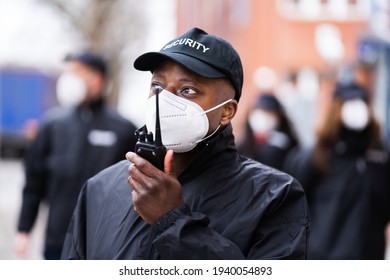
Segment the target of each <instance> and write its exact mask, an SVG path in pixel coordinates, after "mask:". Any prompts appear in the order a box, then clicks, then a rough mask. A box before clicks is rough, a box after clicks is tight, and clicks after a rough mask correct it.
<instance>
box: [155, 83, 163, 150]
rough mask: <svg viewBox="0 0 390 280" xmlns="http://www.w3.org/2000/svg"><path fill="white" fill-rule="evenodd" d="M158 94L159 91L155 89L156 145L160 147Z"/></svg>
mask: <svg viewBox="0 0 390 280" xmlns="http://www.w3.org/2000/svg"><path fill="white" fill-rule="evenodd" d="M159 93H160V90H159V89H158V88H156V89H155V90H154V94H155V95H156V131H155V132H156V140H155V141H156V144H157V145H159V146H161V145H162V140H161V130H160V110H159V105H158V94H159Z"/></svg>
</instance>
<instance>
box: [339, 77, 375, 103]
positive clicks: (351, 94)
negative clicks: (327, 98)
mask: <svg viewBox="0 0 390 280" xmlns="http://www.w3.org/2000/svg"><path fill="white" fill-rule="evenodd" d="M369 96H370V95H369V93H368V90H367V89H366V88H364V87H363V86H362V85H360V84H358V83H356V82H350V83H338V84H337V85H336V87H335V89H334V92H333V97H334V98H340V99H342V100H349V99H355V98H359V99H362V100H364V101H366V102H368V101H369Z"/></svg>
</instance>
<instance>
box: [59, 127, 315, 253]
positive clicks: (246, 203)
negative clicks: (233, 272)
mask: <svg viewBox="0 0 390 280" xmlns="http://www.w3.org/2000/svg"><path fill="white" fill-rule="evenodd" d="M128 166H129V162H127V161H122V162H120V163H118V164H116V165H114V166H112V167H109V168H108V169H106V170H104V171H102V172H100V173H99V174H98V175H96V176H95V177H93V178H91V179H90V180H88V181H87V183H86V184H85V186H84V187H83V190H82V192H81V194H80V197H79V200H78V205H77V207H76V209H75V212H74V215H73V218H72V221H71V224H70V227H69V230H68V233H67V237H66V241H65V244H64V250H63V252H62V258H64V259H245V258H247V259H305V257H306V238H307V234H308V227H309V224H308V208H307V203H306V197H305V194H304V192H303V190H302V187H301V186H300V185H299V183H298V182H297V181H296V180H295V179H293V178H292V177H291V176H289V175H287V174H285V173H281V172H280V171H276V170H274V169H271V168H269V167H267V166H264V165H262V164H260V163H258V162H256V161H253V160H250V159H247V158H244V157H241V156H239V155H238V154H237V151H236V149H235V145H234V138H233V134H232V129H231V126H228V127H227V128H226V129H225V130H224V131H223V132H222V133H220V134H219V135H218V136H216V137H215V138H214V139H213V140H210V141H209V142H208V143H207V145H205V147H204V151H203V153H202V154H201V156H199V157H198V158H197V159H196V160H195V161H194V162H192V163H191V165H190V166H189V167H188V168H187V169H186V170H185V171H184V172H183V173H182V174H181V175H180V176H179V178H178V179H179V181H180V183H181V184H182V193H183V197H184V201H185V203H186V204H185V205H183V206H180V207H177V208H175V209H173V210H171V211H170V212H168V213H167V214H166V215H165V216H163V217H162V218H161V219H160V220H158V221H157V222H156V223H155V224H153V225H151V226H150V225H148V224H146V223H145V222H144V221H143V220H142V218H141V217H139V216H138V214H137V213H136V212H135V211H134V210H133V206H132V201H131V188H130V187H129V186H128V184H127V177H128V172H127V169H128Z"/></svg>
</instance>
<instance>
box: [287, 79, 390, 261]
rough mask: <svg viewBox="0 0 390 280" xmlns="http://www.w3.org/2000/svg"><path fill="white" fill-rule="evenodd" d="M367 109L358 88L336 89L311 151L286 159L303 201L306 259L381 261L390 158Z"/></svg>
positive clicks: (389, 214) (389, 211) (389, 208)
mask: <svg viewBox="0 0 390 280" xmlns="http://www.w3.org/2000/svg"><path fill="white" fill-rule="evenodd" d="M370 105H371V104H370V94H369V92H368V91H367V89H365V88H364V87H362V86H361V85H360V84H357V83H356V82H350V83H348V84H338V85H337V86H336V88H335V90H334V95H333V100H332V103H331V105H330V107H329V110H328V111H327V115H326V117H325V119H324V122H323V124H322V126H320V127H319V129H318V131H317V139H316V143H315V145H314V148H312V149H308V150H306V151H303V150H301V151H296V152H292V153H291V154H290V156H289V157H288V159H287V162H286V171H287V172H288V173H290V174H291V175H293V176H294V177H295V178H297V179H298V181H299V182H300V183H301V184H302V186H303V187H304V189H305V191H306V193H307V196H308V202H309V209H310V219H311V232H310V236H309V242H308V258H309V259H351V260H352V259H363V260H368V259H384V257H385V229H386V225H387V224H388V222H389V220H390V181H389V175H390V173H389V170H390V169H389V153H388V151H387V150H386V148H385V145H384V143H382V140H381V132H380V129H381V128H380V125H379V123H378V121H377V120H376V118H375V116H374V113H373V109H372V108H371V106H370Z"/></svg>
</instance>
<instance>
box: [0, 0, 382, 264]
mask: <svg viewBox="0 0 390 280" xmlns="http://www.w3.org/2000/svg"><path fill="white" fill-rule="evenodd" d="M193 26H196V27H200V28H202V29H204V30H205V31H207V32H208V33H211V34H216V35H218V36H221V37H224V38H226V39H227V40H228V41H230V42H231V43H232V44H233V45H234V46H235V48H236V49H237V51H238V52H239V54H240V55H241V59H242V63H243V67H244V86H243V96H242V98H241V99H240V104H239V109H238V113H237V115H236V117H235V119H234V120H233V129H234V134H235V138H236V143H237V147H238V148H239V150H240V151H241V152H242V153H243V154H244V155H246V156H249V157H253V158H255V159H257V160H259V161H261V162H263V163H265V164H269V165H271V166H273V167H276V168H278V169H282V170H284V171H286V172H290V173H291V174H292V175H294V176H296V177H297V178H298V179H299V180H302V182H305V183H306V182H307V183H306V186H310V188H311V187H312V186H313V188H314V186H318V185H320V187H319V188H321V186H322V185H324V184H322V183H323V182H324V181H326V180H327V181H330V179H329V178H330V176H328V175H329V174H332V176H333V175H335V174H336V175H337V174H342V173H343V172H344V171H345V170H347V169H348V168H349V167H348V166H349V165H347V163H345V161H343V162H342V165H341V166H342V167H343V168H341V169H340V170H332V171H329V170H327V168H329V166H328V165H331V166H332V164H334V162H335V161H332V160H334V158H337V160H338V159H340V158H343V160H344V159H346V158H347V159H348V160H349V159H350V157H351V154H352V155H353V156H356V158H357V160H355V161H353V166H357V167H356V168H357V171H356V172H357V173H356V174H358V175H359V174H360V175H361V174H367V173H368V172H371V170H372V169H373V170H376V171H378V170H379V169H380V168H382V169H383V171H380V172H379V171H378V172H377V173H375V174H374V175H373V173H370V175H369V176H368V175H367V177H364V178H365V179H364V180H368V181H367V182H365V183H366V186H367V187H366V188H370V186H371V185H373V184H375V185H376V186H377V185H384V186H383V188H384V189H390V184H389V182H390V181H387V177H386V176H387V173H390V169H388V168H387V166H388V165H387V150H388V148H389V144H390V114H389V112H390V98H389V97H390V78H389V70H390V1H388V0H163V1H153V0H146V1H136V0H18V1H7V0H0V42H1V44H0V137H1V138H0V148H1V158H0V259H16V258H20V256H18V255H17V254H16V253H15V250H14V244H13V243H14V236H15V233H16V231H17V224H18V218H19V214H20V213H19V212H20V209H21V204H22V190H23V187H24V184H25V178H24V173H23V171H24V170H23V159H24V158H25V154H26V149H27V147H28V146H29V143H30V142H31V141H32V140H33V139H35V137H36V135H37V133H38V129H39V127H40V126H41V124H42V122H43V120H44V118H45V114H46V112H47V111H48V110H49V109H52V108H55V107H57V106H59V105H60V104H59V100H57V98H56V94H55V92H56V85H57V80H58V78H59V77H60V75H61V73H62V72H63V70H64V57H66V55H68V54H69V53H73V52H74V51H76V50H80V49H92V50H94V51H96V52H99V53H102V54H104V57H105V59H106V61H107V63H108V68H109V69H110V71H109V77H108V78H109V79H108V80H109V82H108V84H107V85H106V90H107V92H109V94H108V95H107V99H108V100H107V101H108V103H109V104H110V105H111V106H113V107H114V108H115V109H116V110H117V111H118V113H119V114H120V115H122V116H123V117H124V118H126V119H128V120H130V121H131V122H132V123H133V124H134V125H135V126H136V127H140V126H142V125H143V124H144V119H143V111H144V108H145V103H146V102H145V101H146V99H147V95H148V93H149V91H148V84H149V76H148V75H145V73H139V72H137V71H135V70H134V69H133V66H132V63H133V61H134V59H135V58H136V57H137V56H138V55H140V54H141V53H144V52H146V51H151V50H153V51H154V50H158V49H159V48H160V46H161V45H163V44H164V43H165V42H166V41H167V40H169V39H170V38H173V37H174V36H176V35H177V34H182V33H184V32H185V31H186V30H188V29H189V28H190V27H193ZM351 84H354V85H358V88H357V89H356V88H353V89H350V88H345V87H343V86H344V85H351ZM340 86H341V88H342V89H340ZM336 87H337V88H336ZM338 90H340V91H338ZM351 92H352V93H351ZM356 100H359V101H362V102H360V103H359V104H360V105H356V104H357V102H355V103H353V104H352V103H350V102H349V103H348V104H352V105H350V106H349V108H353V109H349V111H348V109H345V110H344V109H342V107H343V105H344V104H346V103H347V101H356ZM336 103H340V104H339V105H337V104H336ZM361 103H363V105H362V104H361ZM337 106H339V108H338V109H337ZM359 106H360V107H359ZM345 108H347V106H345ZM356 108H359V109H356ZM362 108H363V109H362ZM364 108H366V109H364ZM344 111H345V113H344ZM347 111H348V112H349V113H348V112H347ZM348 114H349V115H348ZM343 115H345V117H343ZM347 115H348V116H349V117H348V116H347ZM331 116H333V117H334V118H333V119H332V117H331ZM364 116H366V117H364ZM348 118H349V119H350V121H349V122H348V121H347V120H344V119H348ZM325 124H332V125H333V127H334V128H340V129H339V130H337V129H334V130H332V129H331V128H326V127H325ZM328 126H330V125H328ZM363 132H364V133H363ZM327 136H329V137H328V138H327ZM330 136H332V137H330ZM359 137H362V138H361V139H362V140H361V141H358V142H356V141H352V142H351V141H350V139H351V138H352V139H357V138H359ZM364 137H366V138H367V139H368V140H366V138H364ZM359 139H360V138H359ZM373 139H374V140H373ZM340 143H342V144H343V145H344V146H343V145H341V144H340ZM333 147H337V148H335V149H334V151H333ZM306 150H308V151H309V152H308V153H309V154H310V155H313V156H312V158H313V160H312V162H311V161H310V160H309V162H310V164H309V163H307V162H302V164H301V165H300V166H298V167H301V169H300V170H298V168H297V165H298V163H300V162H301V161H299V160H298V159H297V157H298V155H300V156H299V158H300V159H302V158H304V156H302V154H304V151H306ZM372 150H375V151H378V150H380V152H384V151H386V152H384V153H385V155H383V156H382V154H378V153H376V154H375V155H372V153H371V151H372ZM313 151H314V152H313ZM330 151H331V152H330ZM367 151H370V158H369V159H366V158H365V156H366V154H368V153H367ZM333 152H334V154H332V153H333ZM324 153H325V156H324ZM330 154H331V156H329V157H327V155H330ZM329 158H331V160H330V161H329V163H327V161H328V160H329ZM361 158H364V163H362V161H359V160H360V159H361ZM288 159H289V160H290V162H288V161H287V160H288ZM302 161H303V160H302ZM372 162H374V163H375V164H382V163H383V166H384V167H383V166H382V165H380V168H379V167H378V165H373V166H371V165H370V164H371V163H372ZM378 162H379V163H378ZM294 165H295V166H294ZM313 166H314V167H313ZM337 166H339V165H337ZM302 168H303V169H302ZM382 169H381V170H382ZM302 170H303V171H302ZM329 172H330V173H329ZM302 173H305V174H304V175H308V174H309V173H310V175H311V174H315V176H314V177H315V180H314V179H313V178H307V177H308V176H303V175H302ZM352 174H353V173H352ZM358 175H352V176H358ZM373 176H374V177H375V180H376V181H375V183H374V181H370V180H369V179H370V178H373ZM318 178H320V179H318ZM324 178H326V179H324ZM332 178H336V179H332V180H335V181H334V182H337V184H341V183H340V182H343V179H340V177H338V176H334V177H332ZM367 178H368V179H367ZM346 184H348V183H346ZM333 185H334V184H333ZM333 185H332V186H333ZM306 186H304V187H305V189H306ZM349 187H350V186H349ZM340 189H342V187H340V188H339V190H340ZM306 190H307V191H308V193H310V194H311V195H312V196H311V197H312V198H313V200H312V201H309V204H315V206H317V205H324V204H325V203H323V202H324V201H325V200H326V198H327V197H329V196H330V194H329V192H328V193H327V192H324V191H323V192H322V193H321V194H314V192H310V191H311V189H310V190H309V189H306ZM345 192H348V190H347V189H346V190H345ZM352 193H353V192H352ZM385 193H388V190H385ZM321 195H322V196H321ZM355 195H356V197H358V196H360V195H362V191H360V192H356V193H355ZM363 195H364V194H363ZM367 196H368V197H370V199H372V200H373V201H372V202H371V203H372V204H375V203H378V204H379V202H377V200H374V199H376V198H377V197H376V196H378V194H377V193H376V194H375V195H372V193H370V192H369V193H368V194H367ZM337 199H343V197H342V196H339V197H337ZM318 200H319V201H320V202H318ZM352 200H353V198H352V199H351V201H352ZM356 200H358V199H356ZM360 201H361V200H360ZM389 201H390V197H389V198H387V200H386V199H385V198H384V199H383V201H380V203H382V202H383V204H386V203H387V204H389V205H390V202H389ZM361 203H363V202H361ZM364 203H367V202H364ZM341 204H343V203H341ZM352 204H353V203H351V205H352ZM315 206H313V209H314V208H315ZM332 207H340V205H332ZM378 208H379V207H378ZM323 209H327V208H326V207H325V206H324V208H323ZM337 209H338V211H341V212H343V213H345V211H347V212H348V210H349V209H351V207H350V208H348V209H347V210H345V209H342V208H337ZM388 210H389V208H388V207H383V208H381V209H379V210H378V211H382V212H383V213H382V214H383V217H380V220H381V221H380V223H381V224H383V223H385V222H386V221H388V220H386V219H387V218H388V217H389V216H390V213H388V212H386V211H388ZM360 214H361V213H360ZM382 214H381V215H382ZM45 215H47V209H46V208H45V206H44V205H42V207H41V208H40V213H39V215H38V219H37V222H36V223H35V226H34V228H33V231H34V233H35V234H34V236H33V240H32V245H31V246H32V248H30V249H31V250H30V251H29V253H28V254H27V255H24V256H23V258H27V259H40V258H42V257H43V256H42V246H43V245H42V244H43V235H44V231H45V222H44V220H45ZM312 215H319V214H318V211H316V213H312ZM351 215H352V214H351ZM353 215H355V216H354V219H355V220H356V219H357V220H359V219H360V218H361V215H360V216H359V213H353ZM325 216H326V215H325ZM375 216H376V217H375V219H374V218H373V217H371V218H370V217H365V218H366V219H367V221H369V220H370V219H372V220H376V218H378V214H377V213H376V214H375ZM323 219H325V220H326V217H323ZM378 219H379V218H378ZM325 224H326V225H328V228H327V231H332V230H336V227H337V223H333V222H326V223H325ZM332 226H334V227H335V228H332ZM348 226H349V225H346V227H348ZM350 226H351V227H350V228H353V227H354V226H353V225H350ZM366 226H367V227H368V228H369V227H370V225H369V224H366ZM316 231H317V230H314V234H317V233H316ZM318 231H320V229H318ZM373 231H379V232H383V235H385V232H384V230H383V229H382V228H381V227H379V229H377V228H375V229H373ZM351 235H352V236H353V234H352V233H351ZM351 235H347V238H346V239H348V236H349V237H350V236H351ZM388 235H390V233H388ZM324 238H325V237H324ZM344 240H345V239H344ZM351 240H359V239H358V238H357V237H356V239H354V238H351ZM389 240H390V239H389ZM340 242H342V241H340ZM370 242H375V238H373V240H370ZM329 244H331V242H330V241H329ZM329 244H328V245H329ZM344 245H345V242H343V246H344ZM329 246H333V244H332V245H329ZM343 246H339V247H338V248H343ZM345 246H347V245H345ZM350 246H358V245H357V244H352V245H350ZM379 246H383V247H385V246H386V245H384V244H379ZM342 250H344V251H345V250H347V249H344V248H343V249H342ZM335 251H337V250H335ZM318 252H321V250H320V249H318V250H317V253H318ZM328 257H330V258H332V257H333V258H348V255H347V256H343V255H338V254H334V255H329V256H328ZM385 257H387V258H388V256H385ZM314 258H321V254H320V253H319V255H314ZM351 258H353V257H351ZM374 258H375V257H374Z"/></svg>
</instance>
